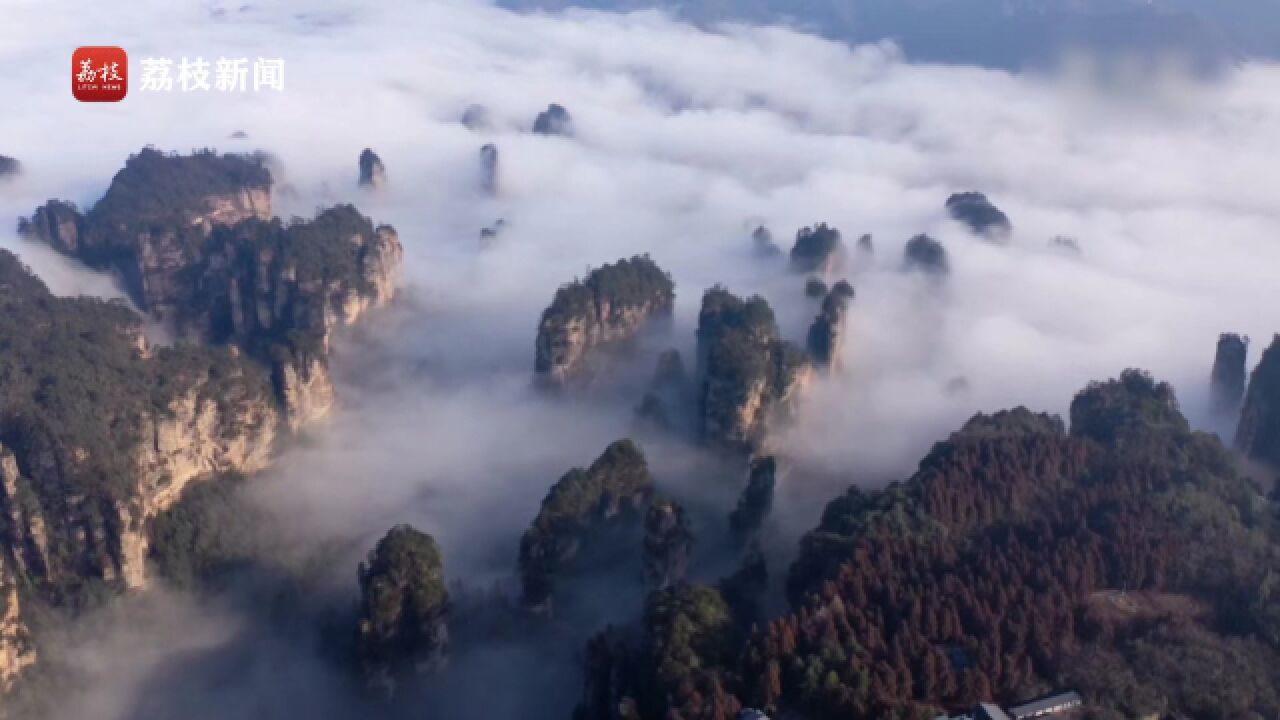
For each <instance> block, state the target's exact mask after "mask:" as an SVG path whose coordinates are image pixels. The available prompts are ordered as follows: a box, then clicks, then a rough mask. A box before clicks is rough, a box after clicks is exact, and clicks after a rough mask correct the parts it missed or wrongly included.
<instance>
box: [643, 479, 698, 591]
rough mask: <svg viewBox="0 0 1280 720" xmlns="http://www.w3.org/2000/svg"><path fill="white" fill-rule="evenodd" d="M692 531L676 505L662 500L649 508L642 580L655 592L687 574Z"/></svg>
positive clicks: (645, 530)
mask: <svg viewBox="0 0 1280 720" xmlns="http://www.w3.org/2000/svg"><path fill="white" fill-rule="evenodd" d="M692 549H693V532H692V531H691V530H690V529H689V517H688V516H687V515H686V514H685V511H684V508H683V507H681V506H680V504H679V503H677V502H675V501H673V500H668V499H665V498H664V499H661V500H657V501H655V502H654V503H653V504H651V505H650V506H649V511H648V512H647V513H646V514H645V518H644V577H645V582H646V583H648V584H649V586H650V587H653V588H655V589H658V590H665V589H666V588H669V587H671V586H672V585H675V584H676V583H679V582H683V581H684V579H685V577H686V576H687V575H688V574H689V553H690V551H691V550H692Z"/></svg>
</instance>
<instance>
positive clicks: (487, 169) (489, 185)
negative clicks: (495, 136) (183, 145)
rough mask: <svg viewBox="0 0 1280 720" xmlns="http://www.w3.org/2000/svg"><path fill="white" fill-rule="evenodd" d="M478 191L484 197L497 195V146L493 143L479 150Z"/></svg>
mask: <svg viewBox="0 0 1280 720" xmlns="http://www.w3.org/2000/svg"><path fill="white" fill-rule="evenodd" d="M480 189H481V190H482V191H483V192H484V194H485V195H489V196H494V195H497V194H498V146H497V145H494V144H493V143H489V144H487V145H485V146H484V147H482V148H480Z"/></svg>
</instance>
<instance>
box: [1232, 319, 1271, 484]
mask: <svg viewBox="0 0 1280 720" xmlns="http://www.w3.org/2000/svg"><path fill="white" fill-rule="evenodd" d="M1236 447H1238V448H1240V450H1241V451H1242V452H1244V453H1245V454H1247V455H1248V456H1249V457H1251V458H1253V459H1255V460H1260V461H1262V462H1266V463H1270V464H1271V465H1272V466H1274V467H1280V335H1276V336H1275V338H1274V339H1273V340H1272V341H1271V346H1270V347H1268V348H1267V349H1266V350H1264V351H1263V352H1262V359H1261V360H1259V361H1258V366H1257V367H1255V368H1254V369H1253V374H1252V375H1250V376H1249V391H1248V393H1247V394H1246V395H1245V399H1244V411H1243V412H1242V413H1241V414H1240V429H1239V430H1238V431H1237V433H1236Z"/></svg>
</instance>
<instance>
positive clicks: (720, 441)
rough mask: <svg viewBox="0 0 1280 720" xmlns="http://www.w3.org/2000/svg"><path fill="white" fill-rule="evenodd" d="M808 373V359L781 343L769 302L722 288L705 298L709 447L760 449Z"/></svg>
mask: <svg viewBox="0 0 1280 720" xmlns="http://www.w3.org/2000/svg"><path fill="white" fill-rule="evenodd" d="M808 373H809V363H808V361H807V359H806V358H805V357H804V353H803V352H802V351H801V350H799V349H798V348H796V347H794V346H793V345H791V344H789V343H786V342H783V341H782V340H781V339H780V338H779V336H778V325H777V322H776V320H775V319H774V315H773V310H772V309H771V308H770V307H769V303H768V302H766V301H765V300H764V298H761V297H759V296H756V297H751V298H748V299H747V300H743V299H741V298H739V297H737V296H736V295H734V294H732V293H730V292H729V291H728V290H726V289H724V288H722V287H714V288H712V289H710V290H708V291H707V292H706V294H705V295H703V298H702V310H701V312H700V313H699V315H698V371H697V380H696V383H697V390H696V392H697V407H698V416H699V421H700V433H701V437H702V440H703V441H704V442H705V443H706V444H708V445H711V446H713V447H718V448H721V449H725V450H730V451H734V452H751V451H753V450H755V449H757V448H759V447H761V446H762V445H763V443H764V441H765V439H766V436H767V434H768V430H769V425H770V423H771V421H772V420H773V419H774V417H775V416H776V415H778V414H780V413H784V412H785V411H786V410H787V409H788V407H789V406H790V404H791V403H792V401H793V400H794V398H795V395H796V392H797V390H798V389H799V388H800V387H802V386H803V385H804V382H805V380H806V379H807V377H808Z"/></svg>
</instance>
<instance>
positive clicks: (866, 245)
mask: <svg viewBox="0 0 1280 720" xmlns="http://www.w3.org/2000/svg"><path fill="white" fill-rule="evenodd" d="M857 250H858V252H859V253H861V254H863V255H872V254H874V253H875V251H876V246H875V242H874V241H873V240H872V239H871V233H865V234H863V235H862V237H860V238H858V244H857Z"/></svg>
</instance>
